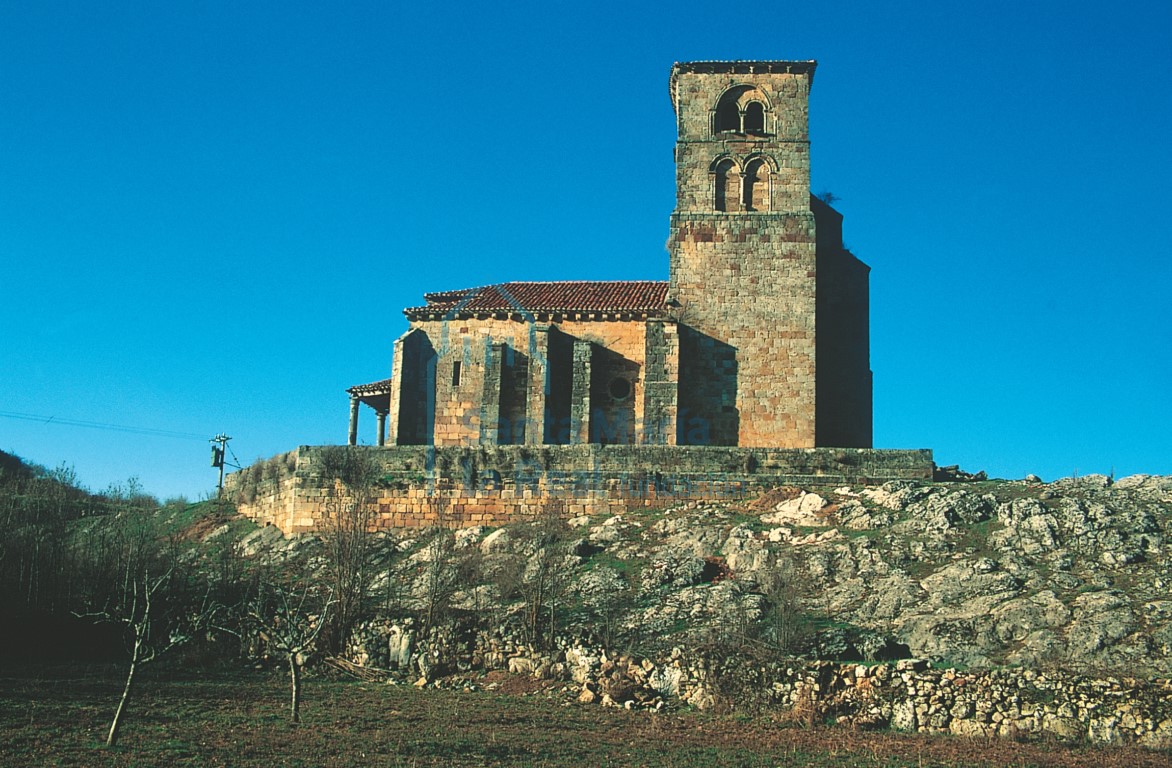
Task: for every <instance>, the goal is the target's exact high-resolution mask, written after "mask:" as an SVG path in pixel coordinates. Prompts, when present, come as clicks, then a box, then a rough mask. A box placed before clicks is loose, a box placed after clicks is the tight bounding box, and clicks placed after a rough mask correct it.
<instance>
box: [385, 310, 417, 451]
mask: <svg viewBox="0 0 1172 768" xmlns="http://www.w3.org/2000/svg"><path fill="white" fill-rule="evenodd" d="M407 333H411V331H407ZM407 333H404V334H403V335H402V336H400V337H399V338H397V339H395V343H394V350H393V356H392V358H391V398H390V403H388V411H387V416H388V417H389V418H388V422H389V423H390V434H389V435H388V438H389V441H390V444H391V445H398V444H399V414H400V412H401V410H402V407H403V402H402V401H403V352H404V349H403V339H405V338H407Z"/></svg>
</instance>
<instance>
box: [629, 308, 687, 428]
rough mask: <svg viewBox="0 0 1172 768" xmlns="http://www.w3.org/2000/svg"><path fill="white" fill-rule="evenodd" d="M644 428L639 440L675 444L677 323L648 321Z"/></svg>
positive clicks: (678, 338)
mask: <svg viewBox="0 0 1172 768" xmlns="http://www.w3.org/2000/svg"><path fill="white" fill-rule="evenodd" d="M644 360H645V361H646V364H645V366H644V373H645V375H644V384H643V386H644V395H643V429H642V436H641V437H640V438H639V442H641V443H645V444H647V445H675V443H676V419H677V417H678V413H679V385H680V337H679V333H678V332H677V327H676V324H675V323H671V322H666V323H665V322H663V321H662V320H649V321H648V322H647V341H646V351H645V357H644Z"/></svg>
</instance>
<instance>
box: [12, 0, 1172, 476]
mask: <svg viewBox="0 0 1172 768" xmlns="http://www.w3.org/2000/svg"><path fill="white" fill-rule="evenodd" d="M424 5H425V4H423V3H410V4H406V3H381V2H371V3H329V4H326V3H289V2H280V3H278V2H272V3H254V2H243V3H241V2H231V3H228V2H184V1H183V0H171V1H170V2H167V3H157V2H146V1H145V0H144V1H143V2H125V1H118V2H113V3H92V2H53V1H52V0H44V1H42V2H35V3H17V2H0V266H2V270H0V296H2V301H0V328H2V331H0V333H2V336H0V412H3V413H6V414H10V413H15V414H32V415H36V416H46V417H48V416H52V417H54V419H55V420H58V421H87V422H97V423H102V424H114V425H124V426H130V427H144V428H154V429H159V430H166V431H169V432H175V433H182V434H186V435H192V436H193V437H192V438H191V439H183V438H182V437H170V436H152V435H146V434H132V433H124V432H118V431H112V430H107V429H94V428H87V427H82V426H77V425H70V424H68V423H65V424H62V423H58V424H54V423H43V422H42V421H35V420H34V421H30V420H26V419H19V418H10V417H7V416H4V417H0V449H3V450H6V451H10V452H14V453H16V454H19V455H21V456H23V457H25V458H27V459H30V460H33V461H37V462H40V463H42V464H46V465H49V466H56V465H58V464H60V463H62V462H64V463H67V464H70V465H73V466H74V467H75V468H76V470H77V472H78V474H79V475H80V477H81V480H82V481H83V482H85V483H86V484H88V485H89V486H90V487H91V488H94V489H95V490H101V489H102V488H104V487H105V486H106V485H108V484H109V483H112V482H118V481H125V480H126V479H127V478H128V477H130V476H137V477H139V478H140V479H141V481H142V483H143V484H144V485H145V487H146V489H147V490H148V491H150V492H152V493H155V494H157V495H160V496H164V497H165V496H170V495H176V494H185V495H187V496H189V497H192V498H198V497H200V496H201V495H203V494H205V493H207V492H209V491H210V490H211V489H212V488H213V486H214V481H215V474H214V471H213V470H212V469H211V468H210V467H209V466H208V450H207V444H206V439H207V438H210V437H211V436H213V435H214V434H216V433H218V432H227V433H228V434H230V435H231V436H232V437H233V438H234V439H233V441H232V443H231V447H232V448H233V450H234V451H235V454H236V455H237V456H239V458H240V459H242V460H243V461H245V462H250V461H252V460H254V459H256V458H257V457H263V456H269V455H272V454H274V453H278V452H281V451H284V450H288V449H290V448H293V447H296V446H297V445H300V444H322V443H338V442H344V441H345V437H346V422H347V408H348V400H347V396H346V394H345V391H344V390H345V389H346V388H347V387H348V386H351V385H354V384H359V383H364V382H368V381H374V380H377V379H380V378H384V377H386V376H388V375H389V372H390V357H391V343H392V341H393V339H394V338H395V337H396V336H398V335H399V334H400V333H402V332H403V330H404V329H405V328H406V321H405V319H404V318H403V316H402V314H401V309H402V308H403V307H405V306H411V305H415V304H418V303H419V302H420V299H421V294H422V293H423V292H424V291H429V290H440V289H447V288H457V287H466V286H471V285H479V284H484V283H490V282H497V281H502V280H542V279H604V278H616V279H626V278H647V279H666V277H667V255H666V252H665V251H664V241H665V240H666V238H667V231H668V215H669V214H670V212H671V209H672V207H673V203H674V197H673V184H674V176H673V168H672V147H673V142H674V140H675V135H674V122H673V117H672V111H671V104H670V101H669V99H668V93H667V77H668V70H669V68H670V66H671V64H672V62H674V61H687V60H695V59H807V58H813V59H817V60H818V61H819V67H818V73H817V77H816V78H815V83H814V90H813V94H812V106H811V110H812V111H811V121H812V124H811V137H812V142H813V150H812V152H813V179H814V182H813V185H814V189H815V191H816V192H821V191H826V190H829V191H831V192H833V193H834V194H835V195H837V196H838V197H839V198H840V202H839V203H838V204H837V206H838V208H839V209H840V210H841V211H842V212H843V213H844V215H845V216H846V223H845V234H846V240H847V242H848V244H849V246H850V247H851V249H852V250H853V251H854V252H855V253H856V254H857V255H858V256H859V257H860V258H862V259H863V260H864V261H865V262H867V263H868V264H870V265H871V267H872V273H871V277H872V282H871V289H872V297H871V318H872V349H871V356H872V368H873V369H874V372H875V440H876V445H877V446H878V447H900V448H918V447H931V448H934V449H935V451H936V458H937V461H938V463H941V464H952V463H959V464H961V465H962V466H963V467H965V468H967V469H970V470H973V471H975V470H977V469H986V470H988V471H989V472H990V473H991V474H993V475H997V476H1003V477H1020V476H1022V475H1024V474H1025V473H1027V472H1036V473H1038V474H1040V475H1042V476H1043V477H1045V478H1046V479H1050V478H1053V477H1056V476H1060V475H1069V474H1072V473H1075V472H1077V473H1079V474H1086V473H1090V472H1103V473H1107V472H1111V471H1112V470H1114V471H1115V472H1116V474H1117V475H1124V474H1131V473H1136V472H1147V473H1172V450H1170V449H1169V434H1170V433H1172V405H1170V400H1169V381H1170V380H1172V323H1170V322H1169V320H1168V317H1167V315H1168V310H1167V305H1168V300H1167V296H1168V290H1169V286H1170V285H1172V263H1170V261H1172V260H1170V258H1169V240H1168V222H1169V218H1170V211H1172V191H1170V190H1172V185H1170V184H1169V176H1170V175H1172V174H1170V171H1172V45H1169V40H1168V35H1169V30H1170V29H1172V10H1169V8H1170V6H1169V5H1168V4H1167V3H1166V2H1150V3H1144V2H1128V1H1127V0H1124V1H1123V2H1117V3H1112V4H1102V3H1095V4H1080V3H1070V2H1061V3H1059V2H1037V3H1035V2H1013V3H1009V2H1005V3H999V2H985V3H964V4H958V3H950V2H916V3H911V2H908V3H865V4H864V3H851V2H839V3H831V4H826V3H763V4H757V5H755V6H743V5H741V6H738V5H735V4H732V5H730V4H720V3H711V2H703V3H700V2H695V3H693V2H675V3H670V4H668V3H644V4H639V3H630V2H621V3H610V2H592V3H581V4H568V3H553V2H548V0H547V1H546V2H540V3H531V2H511V3H491V4H472V3H468V4H459V3H456V4H430V7H424ZM364 411H365V412H364V414H363V415H364V418H365V422H364V423H363V425H362V427H363V431H362V437H363V439H364V440H365V441H373V437H374V433H373V428H374V423H373V422H374V420H373V417H372V413H371V412H370V411H369V410H366V409H364Z"/></svg>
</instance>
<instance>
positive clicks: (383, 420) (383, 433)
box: [375, 411, 387, 447]
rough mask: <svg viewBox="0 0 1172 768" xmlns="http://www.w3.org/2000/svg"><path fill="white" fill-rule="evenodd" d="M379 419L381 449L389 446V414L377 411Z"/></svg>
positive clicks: (379, 443)
mask: <svg viewBox="0 0 1172 768" xmlns="http://www.w3.org/2000/svg"><path fill="white" fill-rule="evenodd" d="M375 415H376V416H377V417H378V445H379V446H380V447H382V446H384V445H386V444H387V412H386V411H375Z"/></svg>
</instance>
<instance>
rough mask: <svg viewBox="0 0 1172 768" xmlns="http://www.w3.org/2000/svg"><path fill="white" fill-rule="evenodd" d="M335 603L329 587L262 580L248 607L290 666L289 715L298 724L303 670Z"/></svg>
mask: <svg viewBox="0 0 1172 768" xmlns="http://www.w3.org/2000/svg"><path fill="white" fill-rule="evenodd" d="M334 605H335V601H334V600H333V599H332V597H331V595H330V592H329V590H327V589H323V588H322V587H320V586H318V585H314V584H312V583H307V584H305V585H304V586H302V587H300V588H297V587H293V586H292V585H288V584H277V583H274V582H267V581H262V582H261V584H260V588H259V589H258V591H257V594H256V597H255V598H254V600H253V602H252V605H251V606H250V608H249V610H248V618H249V620H250V621H251V623H252V624H253V625H254V626H255V627H256V629H257V631H258V632H259V633H260V634H261V639H262V640H263V641H264V642H265V643H266V644H267V645H268V646H269V648H270V649H272V650H275V651H277V652H279V653H281V654H283V655H284V656H285V660H286V662H287V663H288V665H289V685H290V689H291V697H290V702H289V717H290V719H291V720H292V721H293V722H294V723H300V722H301V681H302V672H303V670H304V668H305V664H306V662H307V660H308V659H309V657H310V655H311V654H312V653H313V651H314V650H316V648H317V644H318V640H319V639H320V637H321V634H322V630H324V629H325V627H326V625H327V624H328V622H329V615H330V610H331V608H333V607H334Z"/></svg>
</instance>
